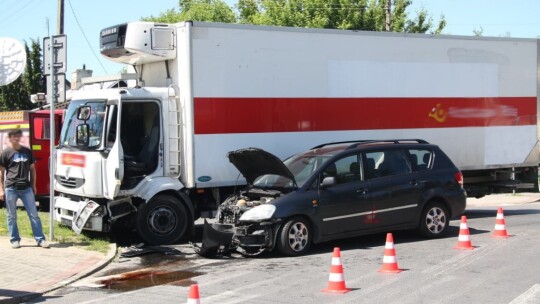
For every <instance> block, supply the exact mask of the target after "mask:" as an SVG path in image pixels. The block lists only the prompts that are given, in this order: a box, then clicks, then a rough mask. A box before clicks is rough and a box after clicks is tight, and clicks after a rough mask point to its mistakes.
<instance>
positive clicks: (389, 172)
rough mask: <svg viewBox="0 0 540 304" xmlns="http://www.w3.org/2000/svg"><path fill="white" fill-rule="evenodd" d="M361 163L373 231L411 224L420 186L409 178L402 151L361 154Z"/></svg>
mask: <svg viewBox="0 0 540 304" xmlns="http://www.w3.org/2000/svg"><path fill="white" fill-rule="evenodd" d="M362 159H363V160H364V162H365V164H366V165H365V167H364V173H365V176H366V179H367V180H368V181H369V191H370V195H371V199H372V202H373V215H372V218H371V222H372V225H373V227H374V228H382V227H392V226H396V225H403V224H410V223H413V222H414V221H415V218H416V214H417V212H418V208H419V207H420V204H419V202H420V196H421V183H420V182H419V181H418V180H417V177H416V176H415V175H414V174H412V170H411V165H410V163H409V161H408V158H407V157H406V155H405V154H404V151H403V150H401V149H395V148H389V149H379V150H372V151H368V152H363V153H362Z"/></svg>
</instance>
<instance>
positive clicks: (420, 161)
mask: <svg viewBox="0 0 540 304" xmlns="http://www.w3.org/2000/svg"><path fill="white" fill-rule="evenodd" d="M407 152H408V153H409V161H410V162H411V167H412V169H413V171H425V170H428V169H430V168H431V167H432V159H433V152H432V151H431V150H426V149H409V150H408V151H407Z"/></svg>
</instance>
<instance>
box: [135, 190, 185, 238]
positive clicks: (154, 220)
mask: <svg viewBox="0 0 540 304" xmlns="http://www.w3.org/2000/svg"><path fill="white" fill-rule="evenodd" d="M190 225H191V223H190V217H189V215H188V213H187V210H186V207H185V206H184V204H183V203H182V202H180V201H179V200H178V199H177V198H175V197H173V196H170V195H157V196H155V197H154V198H152V199H151V200H150V201H149V202H148V203H146V204H143V205H142V206H141V207H140V208H139V212H138V215H137V221H136V227H137V232H138V233H139V235H140V236H141V237H142V238H143V239H144V240H145V241H146V242H147V243H150V244H154V245H165V244H171V243H174V242H176V241H178V240H179V239H180V238H181V237H182V236H184V234H186V232H187V231H188V228H189V226H190Z"/></svg>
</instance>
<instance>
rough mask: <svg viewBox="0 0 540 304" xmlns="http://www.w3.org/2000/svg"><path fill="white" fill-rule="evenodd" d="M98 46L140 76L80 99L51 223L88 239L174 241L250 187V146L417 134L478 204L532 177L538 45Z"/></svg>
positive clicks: (192, 42) (176, 30) (375, 41)
mask: <svg viewBox="0 0 540 304" xmlns="http://www.w3.org/2000/svg"><path fill="white" fill-rule="evenodd" d="M100 38H101V40H100V41H101V53H102V54H103V55H104V56H105V57H107V58H108V59H110V60H113V61H116V62H121V63H125V64H126V65H128V66H129V68H130V71H131V72H134V73H132V74H125V75H120V76H119V77H118V78H119V80H120V79H122V81H120V82H119V85H118V86H117V88H112V89H97V90H96V89H90V87H93V88H95V87H96V86H95V85H94V86H89V88H88V89H85V88H84V87H83V88H82V89H80V90H78V91H77V92H74V93H73V97H72V101H71V104H70V105H69V109H68V111H67V114H66V118H65V123H64V126H63V129H62V134H61V138H60V144H59V147H58V150H57V154H56V156H55V161H56V183H55V189H56V190H57V191H58V193H59V196H58V197H57V198H56V205H55V209H56V212H55V217H56V219H57V220H58V221H61V222H62V223H64V224H66V225H70V226H72V227H73V229H74V230H76V231H78V232H80V231H81V230H83V229H87V230H94V231H109V230H110V229H111V228H112V226H113V224H118V225H120V224H124V225H133V226H134V227H135V228H136V229H137V231H138V233H139V234H140V235H141V236H142V238H143V239H144V240H146V241H147V242H149V243H154V244H164V243H171V242H175V241H177V240H178V239H179V238H180V237H182V236H185V235H187V234H189V232H190V231H192V227H193V222H194V220H195V219H196V218H198V217H200V216H201V214H202V215H205V212H212V211H215V210H216V208H217V206H218V205H219V204H220V202H221V201H222V199H223V198H225V195H227V194H228V193H230V192H231V191H232V190H233V188H234V187H235V186H237V185H241V184H243V183H244V180H243V179H242V178H241V176H239V173H238V171H237V170H236V169H235V168H234V167H233V165H231V164H230V163H229V162H228V161H227V159H226V154H227V152H228V151H232V150H236V149H239V148H244V147H258V148H262V149H264V150H266V151H269V152H272V153H273V154H275V155H277V156H278V157H281V158H285V157H287V156H290V155H293V154H295V153H297V152H300V151H304V150H307V149H309V148H311V147H313V146H316V145H319V144H321V143H325V142H334V141H346V140H362V139H388V138H392V139H396V138H422V139H425V140H427V141H429V142H432V143H435V144H437V145H439V146H440V147H441V148H442V149H443V150H444V151H445V152H446V153H447V154H448V155H449V156H450V158H451V159H452V160H453V161H454V163H455V164H456V165H457V166H458V167H459V168H460V169H461V170H462V171H463V174H464V176H465V188H466V189H467V191H468V194H469V195H470V196H481V195H484V194H486V193H491V192H497V191H502V190H504V189H515V188H519V187H528V186H532V185H533V184H534V182H535V181H536V180H537V168H538V162H539V156H540V154H539V147H538V124H537V113H538V87H539V86H538V76H537V75H538V70H539V69H538V62H539V61H538V56H539V47H538V40H535V39H513V38H483V37H459V36H442V35H424V34H419V35H417V34H398V33H376V32H359V31H343V30H322V29H298V28H285V27H262V26H252V25H236V24H234V25H233V24H219V23H199V22H182V23H178V24H156V23H147V22H132V23H127V24H121V25H118V26H113V27H110V28H107V29H104V30H103V31H102V32H101V37H100ZM106 80H111V79H105V78H102V79H97V80H94V82H99V81H106ZM90 82H92V80H88V79H87V80H86V83H90ZM515 177H518V179H521V180H522V181H526V182H525V183H524V182H521V183H520V182H519V181H517V180H515V179H516V178H515Z"/></svg>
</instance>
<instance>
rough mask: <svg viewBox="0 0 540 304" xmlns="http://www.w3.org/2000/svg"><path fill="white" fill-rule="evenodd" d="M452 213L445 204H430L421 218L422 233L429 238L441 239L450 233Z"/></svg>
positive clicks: (420, 227)
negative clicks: (449, 226)
mask: <svg viewBox="0 0 540 304" xmlns="http://www.w3.org/2000/svg"><path fill="white" fill-rule="evenodd" d="M449 224H450V213H449V212H448V208H446V206H445V205H444V204H441V203H438V202H431V203H428V204H427V205H426V206H425V207H424V210H423V211H422V215H421V216H420V225H419V227H418V228H419V230H420V233H421V234H422V235H424V236H426V237H428V238H439V237H442V236H444V235H445V234H446V233H447V232H448V225H449Z"/></svg>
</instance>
